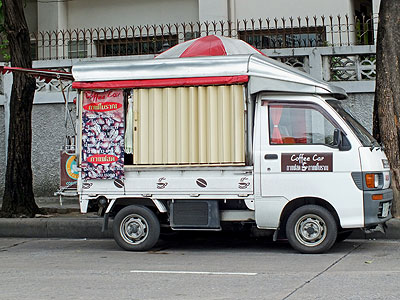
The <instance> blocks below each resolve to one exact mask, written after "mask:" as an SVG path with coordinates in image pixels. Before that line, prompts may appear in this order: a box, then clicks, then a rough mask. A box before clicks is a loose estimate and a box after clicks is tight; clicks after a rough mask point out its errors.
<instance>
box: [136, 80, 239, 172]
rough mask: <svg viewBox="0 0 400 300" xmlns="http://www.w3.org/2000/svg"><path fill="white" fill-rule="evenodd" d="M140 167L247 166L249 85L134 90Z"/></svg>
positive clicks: (137, 156)
mask: <svg viewBox="0 0 400 300" xmlns="http://www.w3.org/2000/svg"><path fill="white" fill-rule="evenodd" d="M133 103H134V114H133V116H134V120H133V121H134V122H133V124H134V133H133V135H134V136H133V147H134V153H133V156H134V164H136V165H177V164H178V165H179V164H206V165H207V164H224V165H225V164H244V156H245V154H244V148H245V147H244V86H243V85H230V86H201V87H179V88H153V89H134V90H133Z"/></svg>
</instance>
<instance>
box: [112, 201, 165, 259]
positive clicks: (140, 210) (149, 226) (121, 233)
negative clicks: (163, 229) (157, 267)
mask: <svg viewBox="0 0 400 300" xmlns="http://www.w3.org/2000/svg"><path fill="white" fill-rule="evenodd" d="M113 233H114V240H115V241H116V242H117V244H118V245H119V246H120V247H121V248H123V249H125V250H129V251H146V250H149V249H151V248H152V247H153V246H154V245H155V244H156V243H157V241H158V238H159V236H160V222H159V221H158V219H157V216H156V215H155V214H154V213H153V212H152V211H151V210H150V209H148V208H147V207H144V206H136V205H131V206H127V207H125V208H123V209H121V210H120V211H119V212H118V214H117V215H116V216H115V218H114V222H113Z"/></svg>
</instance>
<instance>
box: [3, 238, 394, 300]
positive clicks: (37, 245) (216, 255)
mask: <svg viewBox="0 0 400 300" xmlns="http://www.w3.org/2000/svg"><path fill="white" fill-rule="evenodd" d="M0 278H1V280H0V299H335V300H336V299H396V300H397V299H399V298H400V287H399V279H400V241H397V240H396V241H394V240H378V241H376V240H370V241H368V240H349V241H345V242H343V243H340V244H337V245H336V246H334V248H333V249H332V250H331V252H330V253H328V254H324V255H304V254H298V253H296V252H295V251H294V250H292V249H291V248H290V247H289V245H288V244H286V243H269V242H265V241H257V240H254V239H242V238H239V237H234V236H224V237H221V236H219V235H215V236H211V237H210V236H208V238H207V239H205V238H204V237H202V236H201V235H199V236H196V238H193V237H191V236H190V235H189V234H184V235H180V236H178V237H172V238H168V239H167V240H165V241H161V242H160V243H159V244H158V245H157V247H156V249H154V251H150V252H143V253H133V252H125V251H122V250H120V249H119V248H118V246H116V244H115V243H114V241H113V240H111V239H104V240H84V239H81V240H63V239H60V240H57V239H26V238H15V239H7V238H2V239H0Z"/></svg>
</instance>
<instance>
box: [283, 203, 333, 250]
mask: <svg viewBox="0 0 400 300" xmlns="http://www.w3.org/2000/svg"><path fill="white" fill-rule="evenodd" d="M286 236H287V238H288V241H289V243H290V245H291V246H292V247H293V248H294V249H296V250H297V251H299V252H301V253H323V252H326V251H328V250H329V249H330V248H331V247H332V246H333V244H334V243H335V241H336V237H337V224H336V221H335V219H334V217H333V216H332V214H331V213H330V212H329V211H328V210H327V209H326V208H324V207H321V206H318V205H305V206H302V207H299V208H298V209H296V210H295V211H294V212H292V214H291V215H290V216H289V218H288V221H287V223H286Z"/></svg>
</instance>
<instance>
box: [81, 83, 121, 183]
mask: <svg viewBox="0 0 400 300" xmlns="http://www.w3.org/2000/svg"><path fill="white" fill-rule="evenodd" d="M81 166H82V179H123V178H124V96H123V91H122V90H109V91H105V92H95V91H84V92H83V109H82V164H81Z"/></svg>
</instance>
